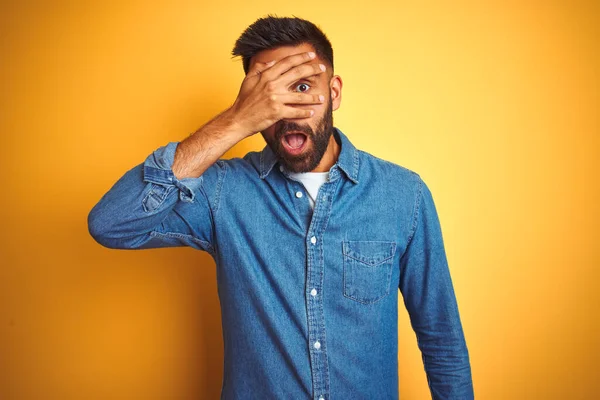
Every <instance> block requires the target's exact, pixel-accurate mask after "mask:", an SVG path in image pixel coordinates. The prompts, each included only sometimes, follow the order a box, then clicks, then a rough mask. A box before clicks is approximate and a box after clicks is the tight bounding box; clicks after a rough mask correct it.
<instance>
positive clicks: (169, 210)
mask: <svg viewBox="0 0 600 400" xmlns="http://www.w3.org/2000/svg"><path fill="white" fill-rule="evenodd" d="M233 54H234V55H236V56H241V57H242V60H243V65H244V70H245V72H246V77H245V79H244V81H243V83H242V85H241V88H240V91H239V94H238V97H237V99H236V100H235V102H234V104H233V105H232V106H231V107H230V108H228V109H226V110H225V111H223V112H222V113H221V114H219V115H218V116H216V117H215V118H214V119H213V120H211V121H209V122H208V123H207V124H206V125H204V126H203V127H202V128H200V129H199V130H198V131H197V132H195V133H194V134H192V135H191V136H189V137H188V138H186V139H185V140H183V141H182V142H180V143H179V142H171V143H168V144H167V145H166V146H163V147H160V148H159V149H157V150H156V151H154V152H153V153H152V154H150V155H149V156H148V157H147V158H146V160H145V161H144V162H143V163H141V164H139V165H138V166H136V167H134V168H133V169H131V170H129V171H128V172H126V173H125V175H124V176H123V177H121V178H120V179H119V180H118V181H117V182H116V183H115V185H114V186H113V187H112V188H111V189H110V190H109V191H108V192H107V193H106V194H105V195H104V196H103V197H102V199H101V200H100V201H99V203H98V204H97V205H96V206H95V207H94V208H93V209H92V211H91V212H90V215H89V221H88V222H89V229H90V233H91V235H92V236H93V237H94V238H95V239H96V240H97V241H98V242H99V243H101V244H102V245H104V246H106V247H109V248H118V249H144V248H155V247H168V246H192V247H194V248H196V249H200V250H205V251H207V252H209V253H210V254H211V255H212V257H213V258H214V260H215V263H216V267H217V288H218V294H219V299H220V302H221V312H222V323H223V341H224V347H225V348H224V357H225V360H224V361H225V362H224V374H223V386H222V398H224V399H247V398H269V399H270V398H277V399H302V398H312V399H315V400H317V399H330V398H331V399H363V398H364V399H366V398H371V399H373V398H377V399H393V398H398V360H397V357H398V349H397V343H398V337H397V335H398V334H397V315H398V296H397V295H396V293H397V292H396V290H395V288H396V287H398V288H399V290H400V291H401V292H402V295H403V298H404V304H405V306H406V308H407V310H408V312H409V314H410V318H411V323H412V326H413V328H414V330H415V332H416V335H417V339H418V345H419V348H420V350H421V351H422V355H423V361H424V366H425V370H426V373H427V379H428V383H429V387H430V389H431V394H432V397H433V398H435V399H470V398H473V387H472V382H471V369H470V363H469V356H468V351H467V347H466V343H465V339H464V335H463V330H462V326H461V322H460V318H459V313H458V307H457V303H456V299H455V295H454V291H453V286H452V282H451V278H450V274H449V270H448V265H447V261H446V256H445V251H444V245H443V241H442V236H441V230H440V226H439V221H438V217H437V214H436V210H435V206H434V203H433V200H432V196H431V193H430V191H429V189H428V188H427V186H426V185H425V183H424V182H423V181H422V180H421V178H420V177H419V175H417V174H416V173H414V172H412V171H409V170H407V169H405V168H403V167H400V166H398V165H396V164H393V163H390V162H387V161H383V160H381V159H378V158H376V157H374V156H372V155H370V154H368V153H366V152H363V151H360V150H358V149H356V148H355V147H354V146H353V145H352V143H351V142H350V140H349V139H348V137H346V136H345V135H344V134H343V133H342V132H341V131H340V130H339V129H337V128H334V127H333V119H332V111H333V110H337V109H338V108H339V106H340V103H341V99H342V97H341V95H342V80H341V78H340V77H339V76H337V75H334V74H333V51H332V48H331V44H330V42H329V40H328V39H327V38H326V36H325V35H324V34H323V33H322V32H321V31H320V30H319V29H318V28H317V27H316V26H315V25H314V24H312V23H310V22H308V21H306V20H302V19H299V18H275V17H267V18H262V19H259V20H257V21H256V22H255V23H254V24H252V25H251V26H250V27H248V28H247V30H246V31H245V32H244V33H243V34H242V35H241V37H240V38H239V39H238V40H237V42H236V44H235V48H234V50H233ZM257 132H261V134H262V136H263V137H264V139H265V141H266V143H267V145H266V146H265V147H264V149H263V150H262V151H260V152H249V153H248V154H246V155H245V156H244V157H243V158H235V159H230V160H223V159H220V157H221V156H222V155H223V154H224V153H225V152H226V151H227V150H228V149H230V148H231V147H232V146H233V145H235V144H236V143H237V142H239V141H240V140H242V139H244V138H245V137H248V136H251V135H253V134H255V133H257Z"/></svg>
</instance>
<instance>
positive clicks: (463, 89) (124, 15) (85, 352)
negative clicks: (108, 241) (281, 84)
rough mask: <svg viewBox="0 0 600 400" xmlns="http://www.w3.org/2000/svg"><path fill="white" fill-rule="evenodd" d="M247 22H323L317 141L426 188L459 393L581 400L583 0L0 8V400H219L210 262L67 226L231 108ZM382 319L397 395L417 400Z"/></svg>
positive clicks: (591, 109)
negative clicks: (347, 146)
mask: <svg viewBox="0 0 600 400" xmlns="http://www.w3.org/2000/svg"><path fill="white" fill-rule="evenodd" d="M268 13H276V14H278V15H281V16H283V15H297V16H300V17H304V18H307V19H309V20H312V21H314V22H315V23H317V24H318V25H320V26H321V27H322V28H323V29H324V31H325V32H326V34H327V35H328V36H329V38H330V39H331V41H332V43H333V47H334V51H335V65H336V68H335V71H336V73H338V74H340V75H341V76H342V78H343V80H344V88H343V102H342V106H341V108H340V110H339V111H337V112H335V113H334V118H335V124H336V126H338V127H340V128H341V129H342V130H343V131H344V133H346V134H347V135H348V136H349V137H350V139H351V140H352V141H353V142H354V143H355V144H356V146H357V147H359V148H361V149H364V150H366V151H368V152H371V153H372V154H375V155H377V156H379V157H382V158H384V159H388V160H390V161H393V162H395V163H397V164H401V165H403V166H405V167H408V168H410V169H412V170H415V171H417V172H418V173H419V174H420V175H421V176H422V177H423V179H424V180H425V181H426V182H427V183H428V185H429V186H430V188H431V190H432V192H433V195H434V199H435V201H436V205H437V207H438V212H439V215H440V219H441V223H442V229H443V233H444V238H445V243H446V250H447V254H448V259H449V262H450V267H451V272H452V276H453V280H454V285H455V289H456V293H457V297H458V301H459V306H460V311H461V316H462V320H463V325H464V328H465V332H466V337H467V342H468V347H469V350H470V354H471V362H472V367H473V376H474V384H475V391H476V396H477V397H478V398H480V399H591V398H594V397H595V396H597V393H598V391H599V388H598V381H599V376H598V362H597V358H598V355H599V350H600V349H599V345H598V334H599V332H598V310H597V307H598V303H599V302H598V300H599V297H600V295H599V294H598V293H599V292H598V279H599V273H598V267H599V266H600V265H599V264H600V262H599V261H600V250H599V249H600V246H599V243H598V234H597V232H598V224H599V222H600V218H599V211H598V206H597V205H598V203H599V200H600V198H599V197H600V190H599V185H598V184H599V176H598V175H599V174H598V172H599V161H598V156H599V155H600V154H599V153H600V143H599V142H600V140H599V139H600V118H599V110H600V99H599V97H600V78H599V71H600V56H599V54H600V52H599V39H600V32H599V26H600V6H599V3H598V2H597V1H589V2H584V1H566V0H565V1H562V2H560V1H536V2H532V1H525V2H517V1H509V2H506V1H493V2H492V1H489V2H486V1H483V2H474V1H464V0H459V1H456V0H455V1H441V2H420V1H393V2H392V1H389V2H387V1H379V0H373V1H368V2H364V1H344V2H335V1H333V2H326V1H325V2H317V1H304V2H282V1H232V2H227V1H219V2H213V3H210V4H206V3H203V2H202V1H194V2H192V1H190V2H167V1H164V2H163V3H159V2H153V1H146V2H139V3H134V2H117V1H107V2H104V1H97V2H95V3H93V2H67V1H55V2H49V1H48V2H42V1H23V2H19V1H16V0H15V1H4V2H2V5H1V9H0V66H1V69H0V73H1V74H0V89H1V90H0V131H1V133H2V146H1V157H0V163H1V164H0V173H1V176H2V181H1V185H0V188H1V189H2V193H1V194H0V199H1V200H0V201H1V204H0V206H1V207H0V212H1V221H2V227H1V229H0V235H1V242H0V243H1V245H0V246H1V247H0V249H1V268H0V371H1V373H0V398H2V399H19V400H20V399H193V398H194V399H197V398H206V399H215V398H218V395H219V392H220V385H221V368H222V341H221V326H220V311H219V302H218V298H217V294H216V285H215V268H214V264H213V261H212V259H211V258H210V257H209V256H208V255H207V254H206V253H202V252H198V251H194V250H192V249H189V248H178V249H162V250H147V251H116V250H108V249H105V248H103V247H101V246H100V245H98V244H96V243H95V242H94V241H93V239H92V238H91V237H90V236H89V235H88V232H87V226H86V218H87V214H88V212H89V210H90V209H91V208H92V206H93V205H94V204H95V203H96V202H97V201H98V200H99V198H100V197H101V195H102V194H103V193H104V192H105V191H106V190H108V189H109V187H110V186H111V185H112V184H113V183H114V182H115V181H116V180H117V179H118V178H119V177H120V176H121V175H122V174H123V173H124V172H125V171H126V170H127V169H129V168H131V167H133V166H134V165H136V164H138V163H140V162H142V161H143V160H144V158H145V157H146V155H148V154H149V153H150V152H151V151H153V150H155V149H156V148H158V147H159V146H161V145H163V144H166V143H167V142H169V141H175V140H182V139H183V138H185V137H186V136H187V135H188V134H190V133H192V132H193V131H194V130H196V129H197V128H198V127H199V126H201V125H202V124H203V123H204V122H206V121H207V120H208V119H210V118H211V117H212V116H213V115H215V114H216V113H217V112H219V111H221V110H222V109H224V108H226V107H228V106H229V105H230V104H231V103H232V102H233V100H234V99H235V95H236V94H237V91H238V89H239V84H240V82H241V79H242V77H243V71H242V67H241V62H240V61H239V60H232V59H231V57H230V51H231V48H232V47H233V44H234V42H235V40H236V38H237V37H238V35H239V34H240V33H241V32H242V31H243V30H244V29H245V28H246V26H248V25H249V24H250V23H252V22H253V21H254V20H255V19H256V18H258V17H261V16H264V15H266V14H268ZM263 145H264V142H263V139H262V137H261V136H260V135H255V136H253V137H251V138H248V139H246V140H244V141H243V142H241V143H240V144H238V145H237V146H235V147H234V148H233V149H232V150H231V151H229V152H228V153H227V154H226V155H225V158H229V157H233V156H241V155H243V154H245V153H246V152H247V151H250V150H257V149H260V148H262V147H263ZM399 318H400V340H399V348H400V352H399V360H400V370H399V374H400V380H401V383H400V393H401V396H402V398H404V399H426V398H428V396H429V393H428V389H427V383H426V379H425V374H424V371H423V366H422V362H421V359H420V354H419V352H418V349H417V345H416V340H415V337H414V334H413V332H412V331H411V329H410V326H409V322H408V317H407V314H406V311H405V310H404V309H402V310H401V312H400V315H399Z"/></svg>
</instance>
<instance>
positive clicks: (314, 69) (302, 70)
mask: <svg viewBox="0 0 600 400" xmlns="http://www.w3.org/2000/svg"><path fill="white" fill-rule="evenodd" d="M326 69H327V67H325V65H324V64H302V65H298V66H296V67H294V68H292V69H290V70H288V71H287V72H286V73H284V74H283V75H281V76H280V77H279V78H277V79H275V81H274V83H275V84H276V85H283V86H288V85H291V84H292V83H294V82H296V81H298V80H300V79H302V78H308V77H309V76H314V75H319V74H322V73H323V72H325V70H326Z"/></svg>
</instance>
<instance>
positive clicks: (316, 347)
mask: <svg viewBox="0 0 600 400" xmlns="http://www.w3.org/2000/svg"><path fill="white" fill-rule="evenodd" d="M314 346H315V349H317V350H319V349H320V348H321V343H320V342H319V341H318V340H317V341H316V342H315V344H314Z"/></svg>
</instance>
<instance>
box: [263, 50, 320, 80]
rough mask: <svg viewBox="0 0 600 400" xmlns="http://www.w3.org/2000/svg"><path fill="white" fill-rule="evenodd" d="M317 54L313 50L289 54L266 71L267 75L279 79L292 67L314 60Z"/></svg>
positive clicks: (271, 78) (270, 78)
mask: <svg viewBox="0 0 600 400" xmlns="http://www.w3.org/2000/svg"><path fill="white" fill-rule="evenodd" d="M315 57H316V54H315V53H314V52H312V51H309V52H307V53H298V54H293V55H291V56H287V57H284V58H282V59H281V60H279V61H277V62H276V63H275V65H273V66H272V67H271V68H269V70H268V71H265V77H266V78H268V79H269V80H273V79H277V78H278V77H279V76H280V75H282V74H283V73H285V72H287V71H288V70H290V69H291V68H293V67H295V66H297V65H301V64H304V63H307V62H309V61H312V60H314V59H315Z"/></svg>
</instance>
